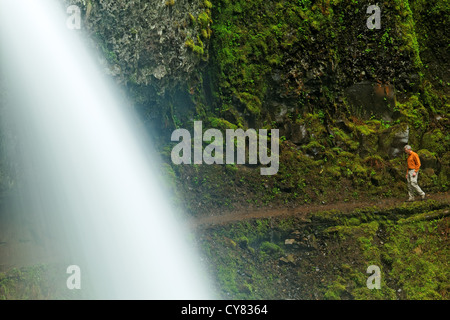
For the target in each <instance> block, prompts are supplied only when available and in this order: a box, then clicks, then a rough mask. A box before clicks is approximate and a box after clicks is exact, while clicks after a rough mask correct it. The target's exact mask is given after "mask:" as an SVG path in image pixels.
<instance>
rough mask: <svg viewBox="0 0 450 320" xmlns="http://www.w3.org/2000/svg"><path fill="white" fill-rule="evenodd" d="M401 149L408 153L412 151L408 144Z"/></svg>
mask: <svg viewBox="0 0 450 320" xmlns="http://www.w3.org/2000/svg"><path fill="white" fill-rule="evenodd" d="M403 149H404V150H405V153H407V154H410V153H411V151H412V150H411V146H410V145H406V146H405V147H404V148H403Z"/></svg>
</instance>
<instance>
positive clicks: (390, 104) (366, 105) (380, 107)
mask: <svg viewBox="0 0 450 320" xmlns="http://www.w3.org/2000/svg"><path fill="white" fill-rule="evenodd" d="M345 96H346V98H347V100H348V102H349V104H350V107H351V109H352V112H353V114H355V115H357V116H358V117H361V118H363V119H370V118H371V117H372V116H376V117H377V118H381V119H383V120H385V121H391V120H392V119H393V117H394V111H393V108H394V106H395V93H394V87H393V86H392V85H390V84H382V83H379V82H370V81H363V82H360V83H356V84H354V85H352V86H350V87H348V88H347V89H346V90H345Z"/></svg>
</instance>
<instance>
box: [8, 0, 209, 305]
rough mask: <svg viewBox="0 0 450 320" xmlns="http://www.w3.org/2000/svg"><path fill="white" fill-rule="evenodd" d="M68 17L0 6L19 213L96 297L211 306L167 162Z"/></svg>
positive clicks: (27, 0) (35, 0)
mask: <svg viewBox="0 0 450 320" xmlns="http://www.w3.org/2000/svg"><path fill="white" fill-rule="evenodd" d="M60 9H61V8H60V6H59V5H57V4H56V3H55V1H50V0H0V41H1V42H0V45H1V47H0V59H1V60H0V68H1V69H0V71H1V76H2V77H3V79H2V81H4V82H5V83H6V88H7V92H6V94H4V95H3V96H7V99H5V100H4V101H2V103H3V106H2V109H4V110H3V115H2V117H3V118H2V121H3V123H6V124H7V126H8V128H9V129H8V130H10V131H11V132H13V133H12V136H14V138H13V139H12V140H14V144H13V149H14V150H15V151H14V152H13V154H14V155H15V156H16V157H18V158H17V159H15V161H16V162H18V163H19V164H20V165H19V166H20V170H19V171H20V177H21V179H19V181H20V182H21V184H20V185H19V186H18V190H19V193H20V196H21V199H22V202H21V207H20V209H21V210H22V211H23V212H25V213H24V214H26V215H30V217H31V216H32V217H33V219H32V220H33V221H36V223H37V224H41V227H42V230H45V231H44V232H46V233H48V236H49V237H51V239H53V241H54V242H55V243H56V244H58V248H59V249H60V250H61V252H62V254H63V256H64V258H65V259H67V260H64V261H69V262H70V264H71V265H77V266H79V267H80V271H81V273H80V275H81V289H80V290H88V288H89V290H91V289H92V290H93V291H92V292H90V293H89V294H88V296H90V297H94V298H99V299H210V298H212V291H211V290H210V288H211V285H210V282H209V281H210V280H209V278H208V277H207V275H206V273H205V271H204V270H203V267H202V265H201V262H200V258H199V254H198V252H197V250H196V249H195V248H194V246H193V245H192V243H190V242H189V239H188V238H189V237H188V235H189V233H188V232H187V230H185V228H184V226H183V225H182V223H181V221H180V220H181V219H180V218H179V217H178V215H177V214H176V211H175V210H174V209H173V208H172V206H171V205H170V202H169V200H168V196H167V195H166V194H165V191H164V188H163V187H162V182H161V180H160V178H159V175H158V173H157V170H159V169H158V168H160V165H159V162H158V161H159V160H158V158H157V157H156V156H155V155H152V153H151V152H149V151H148V148H147V147H146V145H148V141H146V139H145V138H143V137H144V135H143V133H142V132H141V131H140V130H139V129H138V128H139V125H138V122H136V119H135V118H136V117H135V116H134V115H133V113H132V111H131V110H130V108H126V107H125V106H126V104H124V103H123V99H121V97H120V96H119V95H118V94H116V92H118V88H116V87H115V86H114V84H112V83H110V82H109V81H108V80H107V79H105V77H103V76H102V74H101V72H100V71H99V70H100V69H99V66H98V65H97V64H96V62H95V59H93V57H92V54H91V52H89V50H88V49H87V48H86V47H85V45H84V43H83V40H82V39H81V38H80V37H79V35H78V34H77V33H75V32H74V31H72V30H69V29H68V28H67V27H66V20H67V15H66V14H65V12H63V11H61V10H60ZM23 212H22V213H23ZM64 272H65V270H64ZM67 276H69V275H67ZM86 279H88V280H86ZM83 281H87V284H86V282H83ZM68 290H69V289H68Z"/></svg>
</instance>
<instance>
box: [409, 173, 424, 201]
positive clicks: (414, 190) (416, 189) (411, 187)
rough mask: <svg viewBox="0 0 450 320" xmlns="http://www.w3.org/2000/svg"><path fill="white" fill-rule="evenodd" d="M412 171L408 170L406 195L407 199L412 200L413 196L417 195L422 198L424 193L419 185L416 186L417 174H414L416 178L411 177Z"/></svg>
mask: <svg viewBox="0 0 450 320" xmlns="http://www.w3.org/2000/svg"><path fill="white" fill-rule="evenodd" d="M413 173H414V169H412V170H408V178H407V181H408V195H409V198H414V194H415V193H417V194H418V195H420V196H423V195H424V194H425V192H423V191H422V189H420V187H419V185H418V184H417V178H418V177H419V173H418V172H416V176H415V177H413Z"/></svg>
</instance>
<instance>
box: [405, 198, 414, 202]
mask: <svg viewBox="0 0 450 320" xmlns="http://www.w3.org/2000/svg"><path fill="white" fill-rule="evenodd" d="M413 201H414V198H409V199H408V200H406V202H413Z"/></svg>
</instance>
